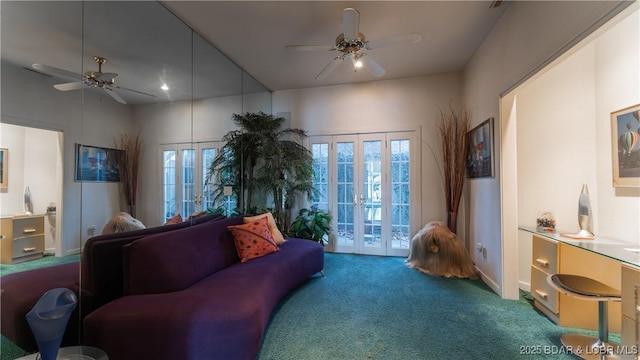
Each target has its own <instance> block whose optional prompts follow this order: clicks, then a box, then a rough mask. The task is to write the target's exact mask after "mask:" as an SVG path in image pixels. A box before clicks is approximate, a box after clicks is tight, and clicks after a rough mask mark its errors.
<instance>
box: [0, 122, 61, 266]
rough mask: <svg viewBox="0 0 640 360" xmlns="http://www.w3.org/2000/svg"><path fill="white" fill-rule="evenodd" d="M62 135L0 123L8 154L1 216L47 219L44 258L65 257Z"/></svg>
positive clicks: (2, 145) (0, 138)
mask: <svg viewBox="0 0 640 360" xmlns="http://www.w3.org/2000/svg"><path fill="white" fill-rule="evenodd" d="M63 135H64V134H63V132H62V131H56V130H46V129H40V128H37V127H27V126H20V125H13V124H8V123H5V122H3V123H0V148H3V149H6V154H7V156H6V159H3V162H6V169H7V171H6V173H4V174H3V177H6V179H7V185H6V187H3V188H2V189H0V199H1V200H2V201H0V214H1V215H2V216H3V217H13V216H24V215H28V214H27V212H29V213H31V214H32V216H33V215H42V216H44V218H45V219H44V254H45V255H56V256H62V255H63V254H62V251H63V249H62V229H61V224H62V216H61V215H62V212H61V211H60V206H61V204H62V192H63V156H62V152H63V149H64V147H63V145H64V144H63V137H64V136H63ZM27 189H28V196H25V195H26V193H27ZM25 198H28V199H29V200H30V205H27V201H26V199H25Z"/></svg>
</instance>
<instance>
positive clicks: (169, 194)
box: [161, 142, 220, 221]
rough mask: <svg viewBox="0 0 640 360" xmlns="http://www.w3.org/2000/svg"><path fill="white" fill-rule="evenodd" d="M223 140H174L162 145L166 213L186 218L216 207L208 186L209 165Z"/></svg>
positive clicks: (167, 216)
mask: <svg viewBox="0 0 640 360" xmlns="http://www.w3.org/2000/svg"><path fill="white" fill-rule="evenodd" d="M219 147H220V143H219V142H205V143H189V144H170V145H163V146H162V147H161V153H162V155H161V156H162V179H163V183H162V189H163V216H164V219H165V221H166V220H168V219H169V218H171V217H172V216H174V215H176V214H181V215H182V217H183V218H185V219H186V218H187V217H188V216H189V215H191V214H193V213H196V212H198V211H202V210H207V209H209V208H214V207H215V204H214V199H213V194H212V191H211V190H212V189H211V185H208V186H206V187H205V183H206V178H207V169H208V168H209V165H210V164H211V162H213V159H214V158H215V157H216V154H217V153H218V149H219Z"/></svg>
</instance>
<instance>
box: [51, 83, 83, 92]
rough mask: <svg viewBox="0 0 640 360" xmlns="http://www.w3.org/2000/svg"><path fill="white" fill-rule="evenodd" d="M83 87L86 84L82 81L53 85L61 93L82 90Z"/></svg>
mask: <svg viewBox="0 0 640 360" xmlns="http://www.w3.org/2000/svg"><path fill="white" fill-rule="evenodd" d="M83 86H84V83H83V82H82V81H78V82H72V83H64V84H55V85H53V87H54V88H56V89H58V90H60V91H69V90H80V89H82V87H83Z"/></svg>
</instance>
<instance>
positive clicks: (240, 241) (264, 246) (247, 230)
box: [228, 217, 280, 262]
mask: <svg viewBox="0 0 640 360" xmlns="http://www.w3.org/2000/svg"><path fill="white" fill-rule="evenodd" d="M228 229H229V231H231V235H233V241H234V242H235V243H236V249H237V251H238V256H239V257H240V262H246V261H248V260H251V259H255V258H258V257H261V256H264V255H267V254H271V253H272V252H276V251H280V249H278V247H277V246H276V243H275V241H274V240H273V237H272V236H271V231H269V225H268V220H267V218H266V217H262V218H260V219H256V220H254V221H252V222H250V223H246V224H243V225H233V226H228Z"/></svg>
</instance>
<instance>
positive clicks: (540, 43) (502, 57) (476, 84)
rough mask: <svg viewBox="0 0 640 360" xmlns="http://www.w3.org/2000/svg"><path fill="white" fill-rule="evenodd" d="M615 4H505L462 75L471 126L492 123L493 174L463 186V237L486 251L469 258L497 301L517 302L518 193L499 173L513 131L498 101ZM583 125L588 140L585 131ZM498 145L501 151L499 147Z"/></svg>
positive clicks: (510, 170) (511, 175)
mask: <svg viewBox="0 0 640 360" xmlns="http://www.w3.org/2000/svg"><path fill="white" fill-rule="evenodd" d="M629 4H630V3H629ZM618 5H619V4H618V3H617V2H605V1H602V2H512V3H511V4H510V5H509V9H507V11H506V12H505V14H504V15H503V17H502V18H501V19H500V21H499V22H498V23H497V24H496V26H495V27H494V29H493V30H492V32H491V34H490V35H489V36H488V37H487V39H486V40H485V41H484V43H483V45H482V46H481V48H480V49H479V50H478V51H477V52H476V54H475V55H474V56H473V58H472V59H471V61H470V62H469V64H468V65H467V67H466V69H465V76H464V86H465V89H464V94H465V99H466V101H467V103H468V104H469V106H470V107H471V109H472V111H473V112H474V114H477V115H478V116H477V117H475V121H478V122H479V121H481V120H483V119H485V118H488V117H495V118H496V127H495V130H494V132H495V135H496V139H498V141H497V142H496V145H497V147H496V150H497V151H496V152H497V154H496V155H497V159H496V160H497V163H496V165H497V169H496V173H497V174H501V175H500V176H498V177H496V178H494V179H487V180H484V181H471V185H470V186H469V197H468V207H469V213H470V218H469V236H470V238H471V241H472V242H473V243H477V242H481V243H482V244H483V246H485V247H486V248H487V259H478V258H477V257H476V264H477V265H478V267H479V268H480V270H481V272H482V274H483V279H485V281H486V282H487V283H489V284H490V286H492V287H493V288H494V290H495V291H496V292H498V293H499V294H501V295H502V296H503V297H506V298H517V297H518V276H517V271H515V269H517V267H518V255H517V253H518V230H517V226H518V224H517V220H511V218H512V217H513V216H515V214H517V201H515V198H517V191H519V190H520V189H517V188H516V186H515V182H516V181H518V174H517V169H515V168H514V167H515V166H517V168H519V164H518V165H516V163H515V162H514V163H511V162H510V161H507V165H508V167H507V168H501V166H504V164H505V160H506V159H509V160H510V159H511V156H513V154H515V153H516V150H517V149H516V147H515V146H516V145H515V144H516V143H517V142H516V141H515V140H514V139H512V138H511V134H516V132H515V130H516V128H515V124H511V123H508V122H507V121H506V120H507V119H511V118H512V116H513V115H514V114H510V113H507V112H505V113H504V114H500V110H499V101H498V100H499V97H500V95H501V94H503V93H505V92H506V91H508V90H510V89H511V88H513V87H514V86H516V85H517V84H518V83H519V82H520V81H522V80H523V79H526V78H527V77H528V76H529V75H530V74H531V73H532V72H533V71H536V70H537V69H538V68H539V67H540V66H541V65H543V64H545V63H547V62H548V61H549V59H550V58H553V57H556V56H557V55H559V54H560V53H561V52H563V51H565V50H567V48H568V46H569V45H573V44H575V43H576V42H577V39H580V38H582V37H584V36H586V34H584V32H585V31H587V32H589V31H592V30H593V28H592V27H593V24H595V23H600V22H602V20H603V19H607V18H610V17H612V16H613V14H615V13H616V12H618V11H620V9H616V10H613V9H615V8H616V6H618ZM517 104H518V106H519V104H520V98H518V99H517ZM581 112H582V110H581ZM518 115H519V114H518ZM592 116H593V115H591V116H589V117H591V118H592ZM596 116H597V114H596ZM588 126H589V127H590V128H591V130H588V131H591V132H592V133H593V132H594V131H595V130H594V129H593V124H591V125H588ZM505 144H508V146H509V147H506V148H505V147H504V146H505ZM591 154H593V152H591ZM554 155H555V156H558V154H554ZM501 164H502V165H501ZM590 173H592V172H590ZM586 176H587V181H589V180H591V181H593V179H594V177H593V176H592V175H589V174H587V175H586ZM501 181H502V182H503V184H501ZM512 188H513V189H516V190H510V189H512ZM506 190H508V191H510V192H508V193H507V192H506ZM501 191H502V193H501ZM577 191H579V189H578V190H577ZM575 196H576V195H574V197H575ZM574 201H577V200H574ZM598 201H600V202H601V200H600V199H598ZM550 210H551V209H550ZM503 212H504V213H503ZM501 219H502V220H503V222H501ZM505 219H507V220H508V221H504V220H505Z"/></svg>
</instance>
